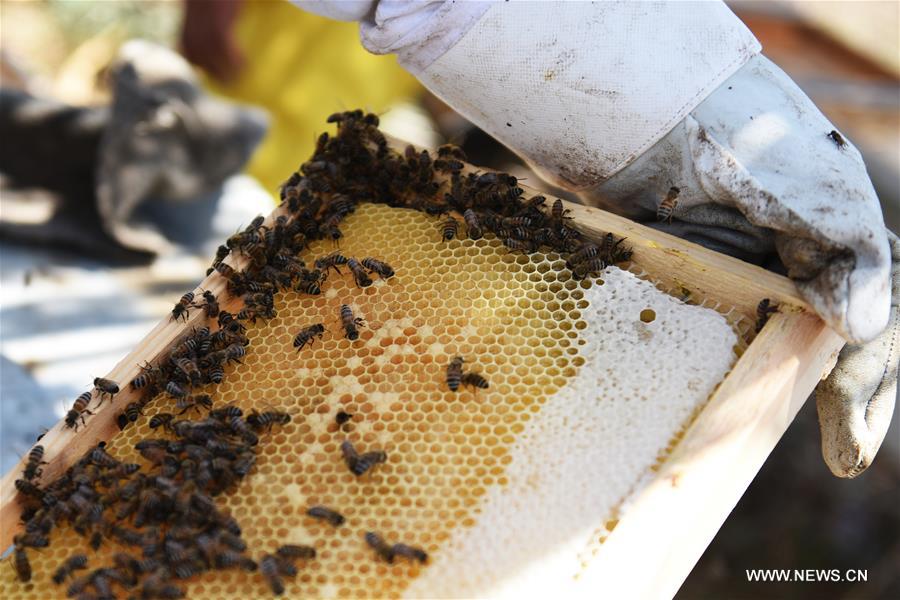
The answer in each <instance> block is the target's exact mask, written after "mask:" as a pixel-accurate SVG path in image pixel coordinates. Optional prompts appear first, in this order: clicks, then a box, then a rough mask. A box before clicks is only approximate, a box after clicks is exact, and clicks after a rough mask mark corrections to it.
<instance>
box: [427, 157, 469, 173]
mask: <svg viewBox="0 0 900 600" xmlns="http://www.w3.org/2000/svg"><path fill="white" fill-rule="evenodd" d="M463 167H465V165H464V164H463V163H462V162H461V161H458V160H456V159H454V158H439V159H437V160H436V161H434V168H435V170H437V171H440V172H442V173H453V172H459V171H462V170H463Z"/></svg>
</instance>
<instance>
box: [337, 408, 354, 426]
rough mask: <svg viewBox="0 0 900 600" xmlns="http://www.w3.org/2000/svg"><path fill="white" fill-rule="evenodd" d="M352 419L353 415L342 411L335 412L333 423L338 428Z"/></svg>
mask: <svg viewBox="0 0 900 600" xmlns="http://www.w3.org/2000/svg"><path fill="white" fill-rule="evenodd" d="M352 418H353V415H351V414H350V413H348V412H345V411H343V410H339V411H338V412H337V414H336V415H335V416H334V422H335V423H337V425H338V427H340V426H341V425H343V424H344V423H346V422H347V421H349V420H350V419H352Z"/></svg>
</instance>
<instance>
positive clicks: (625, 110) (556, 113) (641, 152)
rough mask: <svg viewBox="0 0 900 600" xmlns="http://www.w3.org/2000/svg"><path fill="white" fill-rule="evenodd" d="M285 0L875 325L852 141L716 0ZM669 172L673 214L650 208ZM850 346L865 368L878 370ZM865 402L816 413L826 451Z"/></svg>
mask: <svg viewBox="0 0 900 600" xmlns="http://www.w3.org/2000/svg"><path fill="white" fill-rule="evenodd" d="M298 4H300V5H301V6H303V7H304V8H307V9H309V10H313V11H317V12H319V13H320V14H326V15H329V16H334V17H336V18H345V19H360V20H361V27H360V30H361V36H362V41H363V44H364V45H365V46H366V47H367V48H368V49H369V50H370V51H372V52H376V53H387V52H396V53H397V54H398V59H399V61H400V63H401V64H403V65H404V66H405V67H406V68H407V69H408V70H410V71H411V72H413V74H415V75H416V76H417V77H418V78H419V80H420V81H422V83H424V84H425V85H426V86H427V87H428V88H429V89H430V90H432V91H433V92H434V93H435V94H437V95H438V96H440V97H441V98H442V99H443V100H444V101H445V102H446V103H447V104H449V105H450V106H452V107H453V108H454V109H456V110H457V111H459V112H460V113H462V114H463V115H464V116H466V117H467V118H469V119H470V120H471V121H473V122H474V123H475V124H476V125H478V126H479V127H481V128H482V129H483V130H485V131H486V132H488V133H489V134H491V135H492V136H494V137H496V138H497V139H499V140H500V141H502V142H503V143H505V144H506V145H508V146H509V147H510V148H512V149H513V150H515V151H516V152H517V153H518V154H520V156H522V157H523V158H524V159H525V160H526V161H527V162H528V163H529V165H530V166H532V167H533V168H534V169H535V171H537V172H538V173H539V174H540V175H541V176H542V177H543V178H545V179H547V180H549V181H551V182H552V183H554V184H556V185H559V186H561V187H565V188H567V189H570V190H573V191H576V192H578V193H579V194H580V195H581V197H582V198H583V199H584V200H585V201H586V202H588V203H591V204H595V205H601V206H603V207H605V208H607V209H610V210H613V211H615V212H617V213H620V214H624V215H626V216H628V217H630V218H632V219H635V220H638V221H648V222H650V223H651V224H652V225H653V226H656V227H659V228H661V229H664V230H667V231H669V232H671V233H674V234H676V235H680V236H682V237H685V238H687V239H690V240H692V241H695V242H698V243H701V244H703V245H706V246H708V247H711V248H714V249H716V250H719V251H722V252H725V253H728V254H732V255H735V256H738V257H740V258H743V259H744V260H749V261H753V262H757V263H764V262H767V261H769V260H770V259H772V258H774V257H775V256H776V252H777V256H778V257H780V259H781V261H782V262H783V263H784V265H785V266H786V268H787V270H788V275H789V276H790V277H791V278H792V279H793V280H794V281H795V282H796V284H797V286H798V288H799V290H800V292H801V294H802V295H803V296H804V298H805V299H806V300H807V301H808V302H809V303H810V305H811V306H812V307H813V308H814V309H815V310H816V311H817V312H818V313H819V314H820V315H821V316H822V318H823V319H824V320H825V321H826V322H827V323H828V324H829V325H831V326H832V327H833V328H834V329H835V330H836V331H837V332H838V333H840V334H841V335H842V336H843V337H845V338H846V339H847V340H848V341H850V342H852V343H861V342H865V341H868V340H872V339H873V338H875V337H876V336H878V335H879V333H880V332H882V331H883V330H884V329H885V326H886V325H887V323H888V315H889V308H890V289H889V275H890V273H889V269H890V253H889V246H888V242H887V235H886V231H885V228H884V223H883V220H882V217H881V211H880V208H879V204H878V200H877V198H876V196H875V192H874V190H873V188H872V185H871V182H870V181H869V178H868V176H867V174H866V171H865V166H864V164H863V162H862V158H861V156H860V154H859V152H857V150H856V149H855V148H854V147H853V146H852V145H851V144H850V143H849V142H847V141H846V140H845V139H844V138H843V136H841V135H840V134H839V133H838V132H834V131H833V130H834V127H833V126H832V125H831V124H830V123H829V122H828V120H827V119H825V117H824V116H823V115H822V114H821V113H820V112H819V111H818V109H817V108H816V107H815V106H814V105H813V104H812V102H811V101H810V100H809V99H808V98H807V97H806V96H805V95H804V94H803V92H802V91H800V89H799V88H798V87H797V86H796V85H795V84H794V83H793V82H792V81H791V80H790V78H789V77H787V75H785V74H784V73H783V72H782V71H781V70H780V69H778V68H777V67H776V66H775V65H773V64H772V63H771V62H770V61H769V60H767V59H766V58H764V57H762V56H760V55H758V52H759V50H760V47H759V44H758V43H757V42H756V40H755V39H754V38H753V36H752V35H751V34H750V32H749V31H748V30H747V29H746V27H744V25H743V24H742V23H741V22H740V21H739V20H738V19H737V18H736V17H735V16H734V15H733V14H732V13H731V12H730V11H729V10H728V9H727V7H725V5H724V4H722V3H714V2H703V3H672V2H663V3H646V2H638V3H631V2H602V3H516V4H512V3H476V2H467V3H445V2H423V3H405V2H394V1H390V0H381V2H354V3H352V6H353V7H355V10H344V11H343V13H342V14H330V9H329V8H328V7H329V6H330V5H329V4H325V3H316V2H312V3H310V2H298ZM672 188H677V193H678V196H677V204H676V206H675V210H674V212H673V214H672V217H673V218H672V220H671V222H665V223H659V222H657V213H658V209H659V207H660V204H661V202H662V200H663V199H664V198H665V197H666V196H667V194H668V192H669V191H670V190H672ZM892 326H893V327H894V328H895V329H896V321H894V322H892ZM851 354H852V353H851V352H849V351H848V353H847V354H846V355H845V357H847V356H850V355H851ZM887 358H888V357H885V360H887ZM893 360H894V362H895V363H896V356H894V357H893ZM864 362H866V363H867V364H871V366H872V368H873V369H874V370H875V372H874V373H873V377H870V378H868V379H869V380H870V381H873V380H874V379H876V378H877V379H879V380H881V379H882V378H883V375H885V374H887V375H890V373H891V370H890V369H887V370H885V369H884V368H883V365H884V361H882V363H881V366H878V365H876V364H875V362H874V361H864ZM861 368H862V367H859V368H854V369H852V370H853V372H854V373H859V372H860V369H861ZM837 372H838V373H841V372H843V371H842V370H841V368H840V365H839V368H838V371H837ZM894 378H896V371H894ZM845 381H847V380H846V379H845ZM885 385H886V386H888V387H889V386H890V383H889V382H888V383H886V384H885ZM834 389H835V392H834V393H832V394H831V395H830V396H829V395H828V394H825V395H823V396H822V399H821V402H822V403H824V404H830V405H832V408H833V409H834V410H835V411H836V412H840V409H838V408H835V407H836V406H838V405H840V406H847V405H848V402H849V404H853V402H851V401H849V400H847V399H846V398H848V397H847V396H844V395H843V394H841V393H839V392H838V391H837V390H838V389H846V386H845V387H843V388H840V386H834ZM883 389H887V388H883ZM879 397H880V396H879ZM829 398H831V399H829ZM838 398H842V399H843V400H839V399H838ZM879 406H884V407H886V406H887V403H881V404H880V405H879ZM845 412H846V411H845ZM829 414H830V413H829ZM867 416H868V419H869V420H868V421H866V420H865V419H860V420H857V421H854V422H853V423H849V422H842V423H843V424H840V423H838V421H839V419H825V420H823V421H822V425H823V428H824V430H825V431H827V432H828V433H823V439H824V440H826V441H825V447H826V450H825V451H826V454H829V453H833V452H837V453H838V454H841V453H842V452H843V453H845V454H846V453H849V454H853V453H854V451H853V450H852V448H853V447H854V444H856V446H857V447H859V446H860V444H859V442H858V441H859V440H866V444H862V445H864V446H865V447H866V448H871V450H870V452H869V453H868V457H869V459H870V458H871V454H873V453H874V451H875V450H876V449H877V446H878V443H880V439H879V442H878V443H873V440H874V437H878V436H873V435H872V434H871V433H870V432H878V431H881V432H883V431H884V430H885V429H886V427H887V422H888V420H889V418H890V410H889V408H886V409H882V412H875V411H872V410H871V409H870V410H869V414H868V415H867ZM876 421H877V422H876ZM842 432H843V433H842ZM882 436H883V433H882ZM828 440H838V441H835V442H831V441H828ZM840 444H843V446H841V448H840V449H839V448H838V445H840ZM862 462H863V463H865V462H867V461H862ZM830 464H832V463H830ZM844 474H847V473H844Z"/></svg>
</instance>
